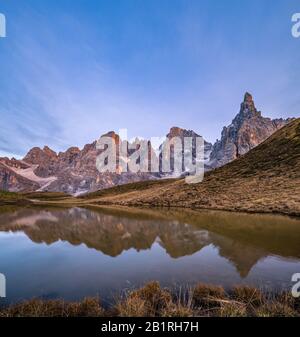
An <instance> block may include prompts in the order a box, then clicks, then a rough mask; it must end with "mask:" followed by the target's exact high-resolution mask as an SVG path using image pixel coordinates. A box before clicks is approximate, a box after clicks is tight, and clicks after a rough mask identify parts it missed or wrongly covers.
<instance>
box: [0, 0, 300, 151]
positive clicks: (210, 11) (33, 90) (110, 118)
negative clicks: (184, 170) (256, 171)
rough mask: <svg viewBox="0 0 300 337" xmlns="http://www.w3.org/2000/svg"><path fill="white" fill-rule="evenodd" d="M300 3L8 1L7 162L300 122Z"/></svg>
mask: <svg viewBox="0 0 300 337" xmlns="http://www.w3.org/2000/svg"><path fill="white" fill-rule="evenodd" d="M297 12H300V1H299V0H251V1H246V0H226V1H225V0H72V1H71V0H60V1H53V0H42V1H41V0H26V1H24V0H0V13H3V14H4V15H5V17H6V25H7V26H6V31H7V37H6V38H0V130H1V131H0V156H4V155H6V156H15V157H17V158H18V157H22V156H24V155H25V153H26V152H27V151H28V150H29V149H30V148H32V147H34V146H40V147H43V146H44V145H48V146H50V147H51V148H53V149H54V150H55V151H65V150H66V149H67V148H68V147H70V146H79V147H83V145H84V144H86V143H91V142H92V141H94V140H96V139H98V138H99V137H100V136H101V135H102V134H104V133H106V132H108V131H111V130H115V131H118V130H119V129H124V128H127V129H128V134H129V137H135V136H139V137H144V138H150V137H161V136H164V135H166V134H167V132H168V130H169V129H170V128H171V127H172V126H179V127H182V128H186V129H193V130H194V131H195V132H197V133H198V134H200V135H202V136H204V138H205V139H206V140H208V141H210V142H214V141H215V140H216V139H217V138H220V133H221V130H222V128H223V126H225V125H228V124H230V123H231V120H232V119H233V118H234V116H235V115H236V114H237V113H238V111H239V106H240V103H241V101H242V99H243V95H244V93H245V92H246V91H249V92H250V93H252V94H253V97H254V100H255V103H256V106H257V108H258V109H259V110H261V111H262V114H263V115H264V116H267V117H271V118H279V117H283V118H286V117H299V116H300V94H299V92H300V82H299V78H300V66H299V65H300V38H299V39H296V38H294V37H293V36H292V34H291V29H292V25H293V24H292V22H291V18H292V15H293V14H294V13H297Z"/></svg>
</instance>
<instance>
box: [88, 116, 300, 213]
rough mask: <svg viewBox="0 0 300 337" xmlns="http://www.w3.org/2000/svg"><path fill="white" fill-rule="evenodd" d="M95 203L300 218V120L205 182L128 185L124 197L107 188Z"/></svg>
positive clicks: (121, 192)
mask: <svg viewBox="0 0 300 337" xmlns="http://www.w3.org/2000/svg"><path fill="white" fill-rule="evenodd" d="M140 184H141V185H142V183H140ZM90 201H93V202H97V203H99V204H121V205H128V206H143V205H144V206H174V207H193V208H213V209H226V210H238V211H251V212H279V213H286V214H294V215H300V119H299V118H298V119H296V120H294V121H292V122H291V123H289V124H288V125H287V126H285V127H284V128H282V129H280V130H279V131H277V132H276V133H275V134H273V135H272V136H271V137H270V138H268V139H267V140H266V141H265V142H264V143H262V144H260V145H259V146H257V147H256V148H254V149H253V150H251V151H250V152H248V153H247V154H246V155H244V156H242V157H241V158H239V159H237V160H235V161H233V162H231V163H229V164H227V165H225V166H223V167H221V168H219V169H216V170H214V171H211V172H209V173H207V174H206V176H205V179H204V181H203V182H202V183H200V184H196V185H188V184H186V183H185V181H184V180H177V181H169V182H167V183H166V182H165V183H163V184H155V185H150V186H149V185H145V186H144V188H142V186H140V188H139V190H138V191H135V190H134V189H131V188H130V185H127V189H126V188H123V191H120V193H118V194H116V193H115V191H114V193H113V191H112V193H110V190H106V191H105V194H103V195H101V194H100V195H99V196H98V197H97V196H95V195H93V196H91V200H90Z"/></svg>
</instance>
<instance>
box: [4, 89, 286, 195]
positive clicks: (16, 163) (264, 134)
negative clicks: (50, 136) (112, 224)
mask: <svg viewBox="0 0 300 337" xmlns="http://www.w3.org/2000/svg"><path fill="white" fill-rule="evenodd" d="M290 121H291V120H290V119H288V120H283V119H275V120H271V119H269V118H264V117H262V116H261V113H260V112H258V111H257V110H256V108H255V104H254V102H253V99H252V96H251V95H250V94H249V93H246V94H245V97H244V102H243V103H242V104H241V109H240V112H239V114H238V115H237V116H236V117H235V118H234V120H233V121H232V124H231V125H230V126H228V127H226V128H224V129H223V132H222V138H221V140H220V141H217V142H216V143H215V144H214V145H212V144H211V143H209V142H207V141H204V165H205V169H206V170H207V171H208V170H210V169H212V168H216V167H219V166H222V165H224V164H226V163H228V162H230V161H232V160H234V159H236V158H239V157H240V156H242V155H243V154H245V153H246V152H248V151H249V150H251V149H252V148H254V147H255V146H257V145H258V144H260V143H261V142H263V141H264V140H265V139H267V138H268V137H269V136H270V135H271V134H272V133H274V132H275V131H276V130H278V129H280V128H281V127H283V126H284V125H286V124H287V123H288V122H290ZM103 136H106V137H110V138H112V139H113V141H114V142H115V143H116V145H119V144H122V146H124V147H125V148H127V154H128V156H131V155H132V154H133V153H134V152H135V151H136V150H138V149H139V147H140V145H138V143H135V142H133V143H131V144H130V143H128V142H127V141H124V140H121V139H120V137H119V135H117V134H116V133H115V132H113V131H111V132H108V133H107V134H105V135H103ZM174 137H178V138H179V139H181V140H183V139H184V138H185V137H191V138H192V155H191V157H192V158H193V162H195V158H196V138H197V137H199V135H198V134H197V133H196V132H195V131H193V130H186V129H182V128H179V127H172V128H171V129H170V131H169V132H168V134H167V136H166V138H167V139H169V140H171V139H172V138H174ZM144 142H146V146H147V147H148V158H150V157H151V158H153V157H156V159H157V160H158V164H159V165H158V166H159V170H158V172H153V173H150V172H148V173H134V172H130V171H128V172H124V170H123V169H122V168H123V167H124V165H122V164H124V163H125V164H127V158H123V157H122V155H120V153H119V152H118V151H117V163H116V173H111V172H106V173H100V172H99V171H98V170H97V168H96V159H97V157H98V156H99V155H100V154H101V153H102V151H101V150H98V149H97V148H96V144H97V142H96V141H94V142H92V143H91V144H87V145H85V146H84V148H83V149H79V148H78V147H71V148H69V149H68V150H67V151H65V152H60V153H56V152H55V151H53V150H51V149H50V148H49V147H48V146H45V147H44V148H43V149H41V148H38V147H35V148H33V149H31V150H30V151H29V152H28V153H27V155H26V156H25V157H24V158H23V159H22V160H16V159H14V158H12V159H9V158H0V190H4V191H11V192H22V191H29V192H32V191H38V192H45V191H47V192H65V193H68V194H72V195H75V196H76V195H80V194H84V193H88V192H94V191H98V190H101V189H105V188H110V187H113V186H116V185H122V184H127V183H130V182H138V181H144V180H153V179H160V178H163V177H179V176H182V175H187V174H191V173H193V172H191V171H190V168H188V167H187V165H186V163H185V165H183V167H182V168H183V172H184V173H183V174H182V172H180V173H179V174H178V172H174V163H175V161H174V160H175V158H174V152H173V150H172V149H171V151H170V156H171V165H170V166H171V172H169V173H164V172H163V170H162V159H163V156H162V154H161V155H159V157H158V154H157V153H156V152H155V150H154V149H153V147H152V145H151V143H150V141H144ZM144 144H145V143H144ZM164 144H165V143H164V142H163V143H162V145H161V146H160V149H162V148H163V147H164ZM184 152H187V149H184V148H183V149H182V151H181V156H182V157H183V155H184ZM138 161H139V159H138V160H137V162H138Z"/></svg>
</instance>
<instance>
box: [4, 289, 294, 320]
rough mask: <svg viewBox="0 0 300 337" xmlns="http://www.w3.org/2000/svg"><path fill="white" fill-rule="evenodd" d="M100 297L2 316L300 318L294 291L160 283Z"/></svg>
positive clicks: (36, 305)
mask: <svg viewBox="0 0 300 337" xmlns="http://www.w3.org/2000/svg"><path fill="white" fill-rule="evenodd" d="M100 303H101V302H100V300H99V299H98V298H87V299H84V300H83V301H82V302H78V303H67V302H64V301H60V300H56V301H42V300H38V299H35V300H31V301H27V302H23V303H19V304H16V305H12V306H10V307H8V308H4V309H0V317H87V316H90V317H91V316H92V317H216V316H217V317H237V316H251V317H273V316H276V317H281V316H283V317H299V316H300V307H299V301H297V300H295V299H293V298H292V297H291V295H290V294H288V293H286V292H282V293H277V294H274V293H263V292H261V291H260V290H258V289H255V288H250V287H247V286H241V287H235V288H234V289H233V290H231V291H229V292H225V290H224V289H223V288H222V287H218V286H212V285H205V284H198V285H196V286H195V287H194V288H190V289H187V290H184V291H183V290H182V289H181V290H180V291H173V292H171V291H170V290H168V289H163V288H161V287H160V285H159V284H158V283H157V282H151V283H149V284H147V285H146V286H145V287H143V288H141V289H138V290H132V291H130V292H128V293H127V294H125V295H124V296H122V297H121V298H120V299H118V300H117V301H116V304H115V305H113V306H112V307H110V308H106V309H104V308H103V307H102V306H101V304H100Z"/></svg>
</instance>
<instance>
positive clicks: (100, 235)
mask: <svg viewBox="0 0 300 337" xmlns="http://www.w3.org/2000/svg"><path fill="white" fill-rule="evenodd" d="M8 232H11V233H20V232H23V233H25V234H26V236H27V237H28V238H29V239H30V240H31V242H32V243H35V244H42V243H44V244H46V245H47V246H52V245H53V244H55V243H58V242H64V243H66V242H67V243H69V244H71V245H72V246H79V245H82V244H83V245H85V246H86V247H88V249H89V250H91V249H93V250H96V251H98V252H102V253H103V254H105V255H106V256H109V257H113V258H115V259H118V258H119V257H120V256H121V255H122V254H123V253H124V252H126V251H129V250H131V249H134V250H135V251H136V254H139V252H143V251H145V250H148V251H150V252H151V250H152V247H153V246H154V245H155V244H157V245H159V246H160V247H161V248H162V249H163V251H165V254H167V255H168V256H169V258H170V259H171V260H180V258H187V257H189V256H193V255H195V256H196V254H197V253H199V252H201V250H203V249H204V248H205V247H210V248H211V249H213V251H217V255H218V256H219V258H225V259H226V261H227V263H229V264H230V265H232V266H234V267H235V269H236V271H237V272H238V275H239V277H240V278H241V279H243V278H246V277H247V276H248V274H249V273H250V271H251V269H252V268H253V267H254V266H255V265H257V264H258V263H259V261H263V259H265V258H267V257H276V259H280V261H281V263H283V264H284V263H285V261H286V263H288V261H291V262H293V263H296V265H297V267H298V268H299V270H298V271H297V270H295V272H300V263H299V261H300V220H299V219H294V218H289V217H282V216H273V215H249V214H236V213H228V212H219V211H218V212H217V211H216V212H214V211H201V212H198V211H185V210H178V211H175V210H174V211H173V210H157V211H152V210H135V209H133V210H130V211H128V210H124V209H106V208H103V209H83V208H70V209H56V208H21V209H18V208H16V209H14V208H12V209H11V208H0V244H1V235H3V234H5V233H8ZM1 233H2V234H1ZM6 240H7V238H6ZM9 240H13V236H12V237H11V238H10V239H9ZM12 242H13V241H12ZM46 248H47V247H45V249H46ZM3 249H4V248H0V253H1V257H0V272H1V261H2V259H4V257H5V250H4V251H3ZM160 254H162V253H160ZM207 259H208V261H207V264H208V266H207V268H214V266H213V265H212V264H211V259H210V258H209V257H208V258H207ZM128 263H129V262H128ZM144 263H145V264H146V263H147V260H146V259H145V261H144ZM152 265H153V262H152ZM266 267H268V266H266ZM137 268H138V267H137ZM180 268H188V265H186V266H185V267H180ZM215 268H218V267H217V266H216V267H215ZM183 271H184V272H187V273H189V270H188V269H185V270H183ZM139 272H140V271H139V270H137V272H136V273H137V274H138V273H139ZM160 273H163V270H162V271H160ZM155 276H156V277H157V275H153V278H154V277H155ZM289 277H290V275H287V277H286V278H285V280H288V279H289ZM188 281H189V279H188V277H187V280H186V282H188ZM215 281H216V280H214V282H215ZM219 283H220V284H222V280H220V282H219Z"/></svg>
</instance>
